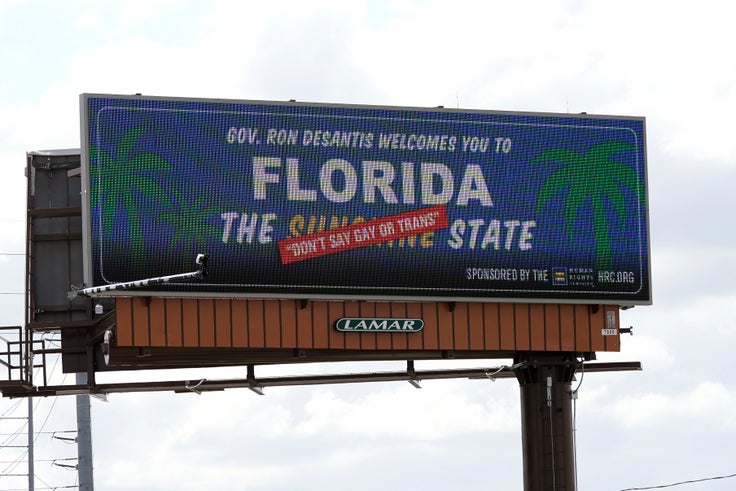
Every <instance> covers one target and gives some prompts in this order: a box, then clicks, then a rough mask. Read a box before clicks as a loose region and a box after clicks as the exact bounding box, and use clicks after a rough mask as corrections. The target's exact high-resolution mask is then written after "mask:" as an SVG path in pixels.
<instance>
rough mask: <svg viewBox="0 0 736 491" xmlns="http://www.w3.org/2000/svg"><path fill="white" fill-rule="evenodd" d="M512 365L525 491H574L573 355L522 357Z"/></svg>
mask: <svg viewBox="0 0 736 491" xmlns="http://www.w3.org/2000/svg"><path fill="white" fill-rule="evenodd" d="M515 363H521V364H522V367H521V368H519V369H517V370H516V376H517V379H518V380H519V385H520V393H521V438H522V452H523V461H524V490H525V491H575V489H576V479H575V452H574V442H573V433H572V400H571V393H570V392H571V388H570V386H571V381H572V378H573V375H574V373H575V367H576V359H575V357H574V356H572V355H569V356H567V355H564V354H561V355H549V354H525V355H523V356H519V357H517V360H515Z"/></svg>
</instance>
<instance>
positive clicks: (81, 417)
mask: <svg viewBox="0 0 736 491" xmlns="http://www.w3.org/2000/svg"><path fill="white" fill-rule="evenodd" d="M86 383H87V374H86V373H84V372H79V373H77V384H78V385H83V384H86ZM76 397H77V473H78V475H79V490H80V491H93V490H94V480H93V472H92V418H91V415H90V401H89V395H86V394H84V395H78V396H76Z"/></svg>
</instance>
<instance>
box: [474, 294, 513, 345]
mask: <svg viewBox="0 0 736 491" xmlns="http://www.w3.org/2000/svg"><path fill="white" fill-rule="evenodd" d="M480 305H481V307H482V308H483V321H482V322H483V324H482V325H483V340H484V342H485V345H484V346H485V349H486V350H488V351H495V350H500V349H504V348H502V347H501V346H502V344H501V328H500V325H499V321H498V319H499V315H498V314H499V311H498V304H497V303H482V304H480ZM513 342H514V340H513V338H512V339H511V343H512V344H511V346H510V347H509V348H507V349H513V348H514V345H513Z"/></svg>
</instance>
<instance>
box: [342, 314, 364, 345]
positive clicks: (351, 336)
mask: <svg viewBox="0 0 736 491" xmlns="http://www.w3.org/2000/svg"><path fill="white" fill-rule="evenodd" d="M344 314H345V317H360V305H358V302H345V305H344ZM344 336H345V348H347V349H361V347H362V346H361V345H360V333H359V332H346V333H344Z"/></svg>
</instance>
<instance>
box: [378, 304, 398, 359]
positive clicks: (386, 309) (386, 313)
mask: <svg viewBox="0 0 736 491" xmlns="http://www.w3.org/2000/svg"><path fill="white" fill-rule="evenodd" d="M376 317H391V305H390V304H389V303H388V302H376ZM386 334H387V333H383V332H380V333H376V348H377V349H393V345H392V343H393V338H394V337H393V336H392V335H391V334H389V335H388V336H386Z"/></svg>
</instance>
